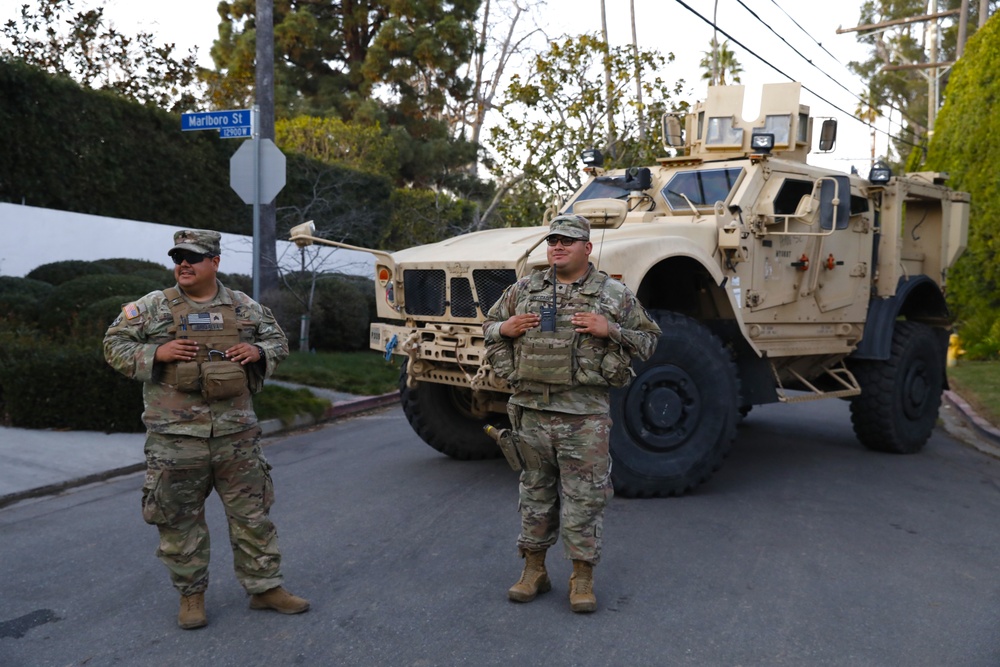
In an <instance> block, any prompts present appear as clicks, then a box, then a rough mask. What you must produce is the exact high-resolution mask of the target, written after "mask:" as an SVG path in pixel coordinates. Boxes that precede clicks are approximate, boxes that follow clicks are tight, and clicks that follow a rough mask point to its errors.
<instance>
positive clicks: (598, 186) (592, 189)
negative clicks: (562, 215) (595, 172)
mask: <svg viewBox="0 0 1000 667" xmlns="http://www.w3.org/2000/svg"><path fill="white" fill-rule="evenodd" d="M588 199H628V190H626V189H625V188H620V187H618V186H617V185H615V184H613V183H607V182H605V183H601V182H598V181H596V180H594V181H591V182H590V185H588V186H587V187H586V188H584V189H583V192H581V193H580V196H579V197H577V198H576V199H575V200H574V201H573V203H572V204H570V205H569V208H567V209H566V213H572V212H573V206H575V205H576V202H578V201H586V200H588Z"/></svg>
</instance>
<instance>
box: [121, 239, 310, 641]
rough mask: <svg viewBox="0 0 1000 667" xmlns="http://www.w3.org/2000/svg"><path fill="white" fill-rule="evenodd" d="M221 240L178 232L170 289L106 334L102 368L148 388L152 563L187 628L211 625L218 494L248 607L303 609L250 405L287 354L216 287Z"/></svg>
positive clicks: (147, 511) (147, 514)
mask: <svg viewBox="0 0 1000 667" xmlns="http://www.w3.org/2000/svg"><path fill="white" fill-rule="evenodd" d="M220 239H221V235H220V234H219V233H218V232H213V231H205V230H185V231H180V232H177V233H176V234H174V247H173V248H171V249H170V251H169V252H168V254H169V255H170V257H171V259H172V260H173V262H174V265H175V266H174V277H175V278H176V280H177V284H176V285H174V286H173V287H170V288H167V289H165V290H163V291H155V292H151V293H150V294H147V295H146V296H144V297H143V298H141V299H139V300H138V301H134V302H132V303H127V304H125V305H124V306H122V312H121V314H119V315H118V318H117V319H116V320H115V321H114V323H113V324H112V325H111V327H110V328H109V329H108V331H107V333H106V334H105V336H104V355H105V358H106V359H107V361H108V363H109V364H111V366H112V367H113V368H114V369H115V370H117V371H118V372H120V373H122V374H123V375H125V376H126V377H129V378H133V379H135V380H139V381H141V382H142V383H143V388H142V389H143V390H142V394H143V401H144V403H145V411H144V412H143V413H142V419H143V423H144V424H145V425H146V429H147V436H146V447H145V451H146V480H145V483H144V484H143V489H142V515H143V518H144V519H145V521H146V522H147V523H150V524H152V525H155V526H156V527H157V529H158V530H159V534H160V542H159V548H158V549H157V552H156V554H157V556H158V557H159V558H160V560H161V561H162V562H163V563H164V564H165V565H166V566H167V570H168V571H169V573H170V578H171V581H172V582H173V585H174V588H176V590H177V591H178V592H179V593H180V611H179V612H178V616H177V623H178V625H180V627H182V628H184V629H193V628H200V627H202V626H204V625H206V624H207V623H208V619H207V616H206V613H205V589H206V588H207V587H208V562H209V534H208V526H207V524H206V522H205V499H206V498H207V497H208V495H209V493H211V491H212V490H213V489H215V491H216V492H217V493H218V494H219V498H220V499H221V500H222V504H223V505H224V506H225V509H226V518H227V520H228V523H229V538H230V543H231V545H232V550H233V565H234V568H235V570H236V577H237V579H238V580H239V582H240V584H242V586H243V588H244V589H245V590H246V592H247V593H248V594H249V595H250V608H251V609H272V610H275V611H278V612H281V613H284V614H297V613H300V612H304V611H306V610H307V609H309V603H308V602H307V601H306V600H304V599H302V598H300V597H297V596H295V595H292V594H290V593H288V592H287V591H286V590H285V589H284V588H282V586H281V584H282V575H281V567H280V566H281V553H280V552H279V551H278V539H277V533H276V531H275V528H274V524H273V523H272V522H271V519H270V518H269V512H268V511H269V509H270V507H271V504H272V502H273V501H274V488H273V485H272V482H271V475H270V470H271V466H270V464H269V463H268V462H267V461H266V460H265V458H264V455H263V453H262V451H261V447H260V428H259V426H258V425H257V416H256V414H255V413H254V410H253V402H252V400H251V394H253V393H255V392H257V391H259V390H260V389H261V387H262V386H263V383H264V378H266V377H267V376H269V375H270V374H271V373H272V372H273V371H274V368H275V367H276V366H277V364H278V362H280V361H281V360H283V359H284V358H285V357H287V356H288V341H287V339H286V338H285V334H284V332H282V330H281V327H279V326H278V323H277V322H276V321H275V319H274V316H273V315H272V314H271V311H270V310H268V309H267V308H266V307H264V306H261V305H260V304H258V303H257V302H256V301H254V300H253V299H251V298H250V297H249V296H247V295H246V294H244V293H243V292H238V291H234V290H231V289H229V288H227V287H226V286H225V285H223V284H222V283H221V282H220V281H219V280H218V278H217V275H216V274H217V273H218V270H219V262H220V243H219V241H220Z"/></svg>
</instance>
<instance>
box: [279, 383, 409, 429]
mask: <svg viewBox="0 0 1000 667" xmlns="http://www.w3.org/2000/svg"><path fill="white" fill-rule="evenodd" d="M398 401H399V392H398V391H393V392H390V393H388V394H382V395H380V396H366V397H364V398H358V399H355V400H353V401H341V402H339V403H334V404H333V405H331V406H330V407H329V408H327V409H326V412H324V413H323V416H322V417H320V418H319V419H316V418H314V417H313V416H312V415H299V416H298V417H296V418H295V419H293V420H292V422H291V423H290V424H285V423H283V422H282V421H281V420H280V419H268V420H267V421H262V422H260V430H261V435H274V434H275V433H281V432H283V431H291V430H294V429H297V428H303V427H305V426H312V425H314V424H318V423H323V422H328V421H334V420H337V419H340V418H341V417H349V416H351V415H355V414H358V413H360V412H365V411H366V410H375V409H377V408H384V407H385V406H387V405H392V404H393V403H396V402H398Z"/></svg>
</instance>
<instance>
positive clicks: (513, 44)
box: [450, 0, 539, 174]
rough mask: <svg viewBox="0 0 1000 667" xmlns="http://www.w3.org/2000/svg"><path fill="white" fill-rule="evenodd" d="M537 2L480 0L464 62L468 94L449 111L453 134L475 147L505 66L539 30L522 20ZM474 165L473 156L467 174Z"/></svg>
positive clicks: (490, 109)
mask: <svg viewBox="0 0 1000 667" xmlns="http://www.w3.org/2000/svg"><path fill="white" fill-rule="evenodd" d="M537 4H538V3H537V2H534V3H532V2H529V1H528V0H482V3H481V4H480V7H479V16H478V21H477V24H478V28H477V30H476V44H475V49H474V50H473V55H472V58H471V59H470V61H469V63H468V65H467V77H468V79H469V80H470V81H471V82H472V84H471V88H470V89H469V94H468V96H467V97H466V98H465V99H462V100H456V101H455V103H453V105H452V108H451V110H450V123H451V126H452V131H453V133H454V134H455V136H463V137H466V138H467V139H468V140H469V142H470V143H471V144H473V145H474V146H479V144H480V141H481V135H482V131H483V125H484V124H485V122H486V114H488V113H489V112H490V111H492V110H493V109H494V108H495V106H496V99H497V95H498V94H499V93H500V86H501V85H502V83H503V81H504V76H505V73H506V72H507V68H508V67H509V66H511V65H512V64H513V63H515V62H517V61H519V60H520V59H521V58H522V57H523V56H524V54H525V50H526V44H527V42H528V40H529V39H530V38H531V37H532V36H534V35H535V34H536V33H538V32H539V29H538V28H533V27H531V24H530V23H529V22H528V21H526V20H525V19H526V18H530V17H531V14H532V11H533V9H534V8H535V7H536V6H537ZM478 166H479V161H478V156H477V159H476V160H475V161H474V162H473V163H472V164H470V165H469V171H470V173H473V174H475V173H476V172H477V171H478Z"/></svg>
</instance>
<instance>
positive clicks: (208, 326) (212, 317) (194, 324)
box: [187, 313, 223, 331]
mask: <svg viewBox="0 0 1000 667" xmlns="http://www.w3.org/2000/svg"><path fill="white" fill-rule="evenodd" d="M187 321H188V328H189V329H190V330H191V331H219V330H221V329H222V328H223V324H222V313H191V314H190V315H188V316H187Z"/></svg>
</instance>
